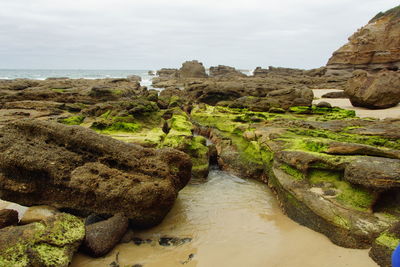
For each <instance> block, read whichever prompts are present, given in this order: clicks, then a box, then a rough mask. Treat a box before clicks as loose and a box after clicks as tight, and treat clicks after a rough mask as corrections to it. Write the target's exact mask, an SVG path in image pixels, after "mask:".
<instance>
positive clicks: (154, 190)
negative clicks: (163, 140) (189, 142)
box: [0, 120, 192, 227]
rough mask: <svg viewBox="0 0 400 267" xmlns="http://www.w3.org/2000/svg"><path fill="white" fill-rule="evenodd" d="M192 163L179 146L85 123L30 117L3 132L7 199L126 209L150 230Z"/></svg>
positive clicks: (0, 185) (1, 161) (1, 171)
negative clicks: (129, 139)
mask: <svg viewBox="0 0 400 267" xmlns="http://www.w3.org/2000/svg"><path fill="white" fill-rule="evenodd" d="M191 166H192V164H191V162H190V159H189V157H188V156H187V155H185V154H184V153H182V152H179V151H177V150H173V149H162V150H155V149H147V148H143V147H140V146H137V145H132V144H126V143H123V142H121V141H117V140H114V139H112V138H109V137H106V136H102V135H99V134H97V133H95V132H94V131H91V130H88V129H85V128H83V127H77V126H65V125H62V124H58V123H49V122H44V121H32V120H22V121H18V122H15V123H12V124H9V125H7V126H5V127H3V128H2V129H1V134H0V192H1V195H2V199H5V200H9V201H13V202H16V203H19V204H22V205H26V206H32V205H38V204H40V205H42V204H43V205H50V206H54V207H56V208H69V209H73V210H78V211H81V212H94V213H99V214H115V213H119V212H121V213H123V214H125V215H126V216H127V217H128V218H129V219H131V222H132V223H133V225H137V226H142V227H148V226H152V225H155V224H157V223H159V222H160V221H161V220H162V219H163V218H164V216H165V215H166V214H167V213H168V211H169V210H170V209H171V207H172V205H173V203H174V201H175V199H176V197H177V194H178V191H179V190H180V189H182V188H183V187H184V186H185V185H186V183H187V182H188V181H189V179H190V174H191Z"/></svg>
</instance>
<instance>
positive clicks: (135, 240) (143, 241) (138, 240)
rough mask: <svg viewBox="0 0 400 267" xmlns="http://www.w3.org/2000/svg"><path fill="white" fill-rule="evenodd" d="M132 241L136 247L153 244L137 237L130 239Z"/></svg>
mask: <svg viewBox="0 0 400 267" xmlns="http://www.w3.org/2000/svg"><path fill="white" fill-rule="evenodd" d="M132 241H133V243H134V244H135V245H137V246H140V245H142V244H150V243H151V242H153V241H152V240H151V239H142V238H139V237H134V238H132Z"/></svg>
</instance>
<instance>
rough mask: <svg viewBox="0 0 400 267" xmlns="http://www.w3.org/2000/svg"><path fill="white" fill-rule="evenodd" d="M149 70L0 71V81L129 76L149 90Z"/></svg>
mask: <svg viewBox="0 0 400 267" xmlns="http://www.w3.org/2000/svg"><path fill="white" fill-rule="evenodd" d="M148 72H149V70H83V69H75V70H73V69H0V79H7V80H11V79H18V78H25V79H34V80H45V79H47V78H51V77H68V78H71V79H79V78H84V79H103V78H126V77H128V76H129V75H139V76H140V77H142V82H141V85H143V86H147V87H149V88H151V82H152V78H153V77H154V76H151V75H149V74H148Z"/></svg>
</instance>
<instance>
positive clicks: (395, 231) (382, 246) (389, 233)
mask: <svg viewBox="0 0 400 267" xmlns="http://www.w3.org/2000/svg"><path fill="white" fill-rule="evenodd" d="M398 245H400V223H399V222H397V223H396V224H394V225H393V226H392V227H390V228H389V229H388V230H386V231H385V232H383V233H381V234H380V235H379V236H378V238H376V240H375V242H374V243H373V245H372V249H371V250H370V252H369V255H370V256H371V258H372V259H373V260H374V261H376V262H377V263H378V264H379V266H382V267H391V266H392V264H391V263H392V261H391V259H392V253H393V251H394V250H395V249H396V248H397V246H398Z"/></svg>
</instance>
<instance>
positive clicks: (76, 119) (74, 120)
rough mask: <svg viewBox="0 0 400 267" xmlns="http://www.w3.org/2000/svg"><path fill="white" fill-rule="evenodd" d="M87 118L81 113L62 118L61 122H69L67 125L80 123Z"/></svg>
mask: <svg viewBox="0 0 400 267" xmlns="http://www.w3.org/2000/svg"><path fill="white" fill-rule="evenodd" d="M84 120H85V116H82V115H79V116H71V117H68V118H66V119H62V120H60V122H61V123H63V124H67V125H80V124H82V123H83V121H84Z"/></svg>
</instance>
